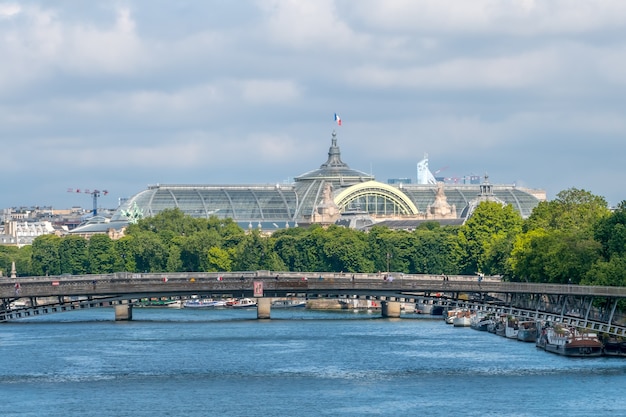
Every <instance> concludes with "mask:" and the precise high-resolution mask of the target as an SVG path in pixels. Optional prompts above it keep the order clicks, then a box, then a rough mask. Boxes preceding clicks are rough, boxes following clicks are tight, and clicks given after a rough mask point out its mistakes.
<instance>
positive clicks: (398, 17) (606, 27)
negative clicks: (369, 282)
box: [0, 0, 626, 209]
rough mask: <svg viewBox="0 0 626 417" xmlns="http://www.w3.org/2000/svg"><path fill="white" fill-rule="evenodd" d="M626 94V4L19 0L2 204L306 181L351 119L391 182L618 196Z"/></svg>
mask: <svg viewBox="0 0 626 417" xmlns="http://www.w3.org/2000/svg"><path fill="white" fill-rule="evenodd" d="M625 92H626V2H625V1H623V0H585V1H583V0H506V1H503V0H472V1H467V0H384V1H381V0H358V1H357V0H238V1H236V2H234V1H229V0H203V1H186V0H177V1H164V0H129V1H122V0H117V1H116V0H102V1H100V0H90V1H87V2H86V1H78V0H55V1H49V0H39V1H38V0H28V1H19V2H17V1H2V0H0V139H1V141H0V146H1V147H2V149H0V187H1V191H2V192H0V208H8V207H21V206H52V207H54V208H58V209H62V208H69V207H73V206H82V207H85V208H91V206H92V198H91V195H90V194H88V193H87V192H85V190H89V191H92V190H96V189H97V190H101V191H104V190H106V191H107V194H106V195H104V194H103V195H102V196H101V197H100V199H99V202H98V205H99V206H100V207H104V208H115V207H117V205H118V202H119V199H120V198H126V197H130V196H132V195H134V194H136V193H138V192H140V191H142V190H144V189H146V187H147V186H148V185H153V184H277V183H281V184H282V183H289V182H291V181H293V178H294V177H297V176H299V175H301V174H303V173H305V172H308V171H310V170H313V169H317V168H319V166H320V165H321V164H323V163H324V162H326V159H327V155H328V148H329V146H330V145H331V138H332V133H333V131H335V132H336V133H337V140H338V145H339V147H340V148H341V155H342V159H343V161H344V162H346V163H347V164H348V165H349V166H350V167H351V168H353V169H358V170H361V171H363V172H366V173H369V174H373V175H374V176H375V177H376V179H377V180H378V181H381V182H387V180H388V179H390V178H411V179H412V180H413V181H416V177H417V163H418V162H419V161H420V160H421V159H422V158H423V157H424V156H425V155H428V159H429V165H430V169H431V171H432V172H433V173H436V175H437V176H444V177H446V178H458V179H461V178H463V177H466V176H469V175H480V176H484V175H488V178H489V181H490V182H491V183H492V184H516V185H518V186H522V187H529V188H536V189H542V190H545V191H546V193H547V197H548V199H554V198H555V197H556V195H557V194H558V193H559V192H561V191H565V190H568V189H571V188H577V189H584V190H586V191H589V192H591V193H593V194H595V195H598V196H601V197H604V198H605V199H606V201H607V203H608V204H609V205H611V206H613V205H616V204H618V203H619V202H621V201H622V200H626V160H625V156H626V140H625V139H626V117H625V113H626V112H625V110H626V100H625V97H626V95H625V94H624V93H625ZM335 113H336V114H338V115H339V116H340V118H341V120H342V124H341V126H339V125H338V124H337V123H336V122H335V120H334V114H335ZM75 190H81V192H80V193H77V192H75ZM70 191H71V192H70Z"/></svg>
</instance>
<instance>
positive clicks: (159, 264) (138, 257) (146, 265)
mask: <svg viewBox="0 0 626 417" xmlns="http://www.w3.org/2000/svg"><path fill="white" fill-rule="evenodd" d="M133 237H134V239H133V240H131V241H130V249H131V253H132V255H133V257H134V261H135V265H136V267H135V269H136V270H137V271H139V272H163V271H165V270H166V265H167V259H168V255H169V250H168V247H167V246H166V245H164V244H163V242H162V241H161V240H160V239H159V238H158V237H157V236H156V235H155V234H154V233H149V232H139V233H136V234H135V235H134V236H133Z"/></svg>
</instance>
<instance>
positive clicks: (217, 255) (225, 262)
mask: <svg viewBox="0 0 626 417" xmlns="http://www.w3.org/2000/svg"><path fill="white" fill-rule="evenodd" d="M232 257H233V256H232V253H231V251H230V250H228V249H222V248H219V247H217V246H213V247H212V248H209V250H208V252H207V269H206V270H207V271H209V272H218V271H231V270H232V269H231V268H232V265H233V259H232Z"/></svg>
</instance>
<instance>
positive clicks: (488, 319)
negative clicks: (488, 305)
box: [470, 313, 495, 332]
mask: <svg viewBox="0 0 626 417" xmlns="http://www.w3.org/2000/svg"><path fill="white" fill-rule="evenodd" d="M490 325H494V326H495V323H494V321H493V313H491V314H485V313H477V314H475V315H474V316H473V317H472V319H471V323H470V327H471V328H472V329H474V330H479V331H483V332H486V331H487V329H488V328H489V326H490Z"/></svg>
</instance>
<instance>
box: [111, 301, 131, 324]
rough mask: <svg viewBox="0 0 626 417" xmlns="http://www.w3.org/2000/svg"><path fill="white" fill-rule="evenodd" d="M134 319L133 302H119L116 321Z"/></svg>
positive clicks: (116, 308) (116, 309) (116, 307)
mask: <svg viewBox="0 0 626 417" xmlns="http://www.w3.org/2000/svg"><path fill="white" fill-rule="evenodd" d="M132 319H133V305H132V304H117V305H116V306H115V321H128V320H132Z"/></svg>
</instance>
